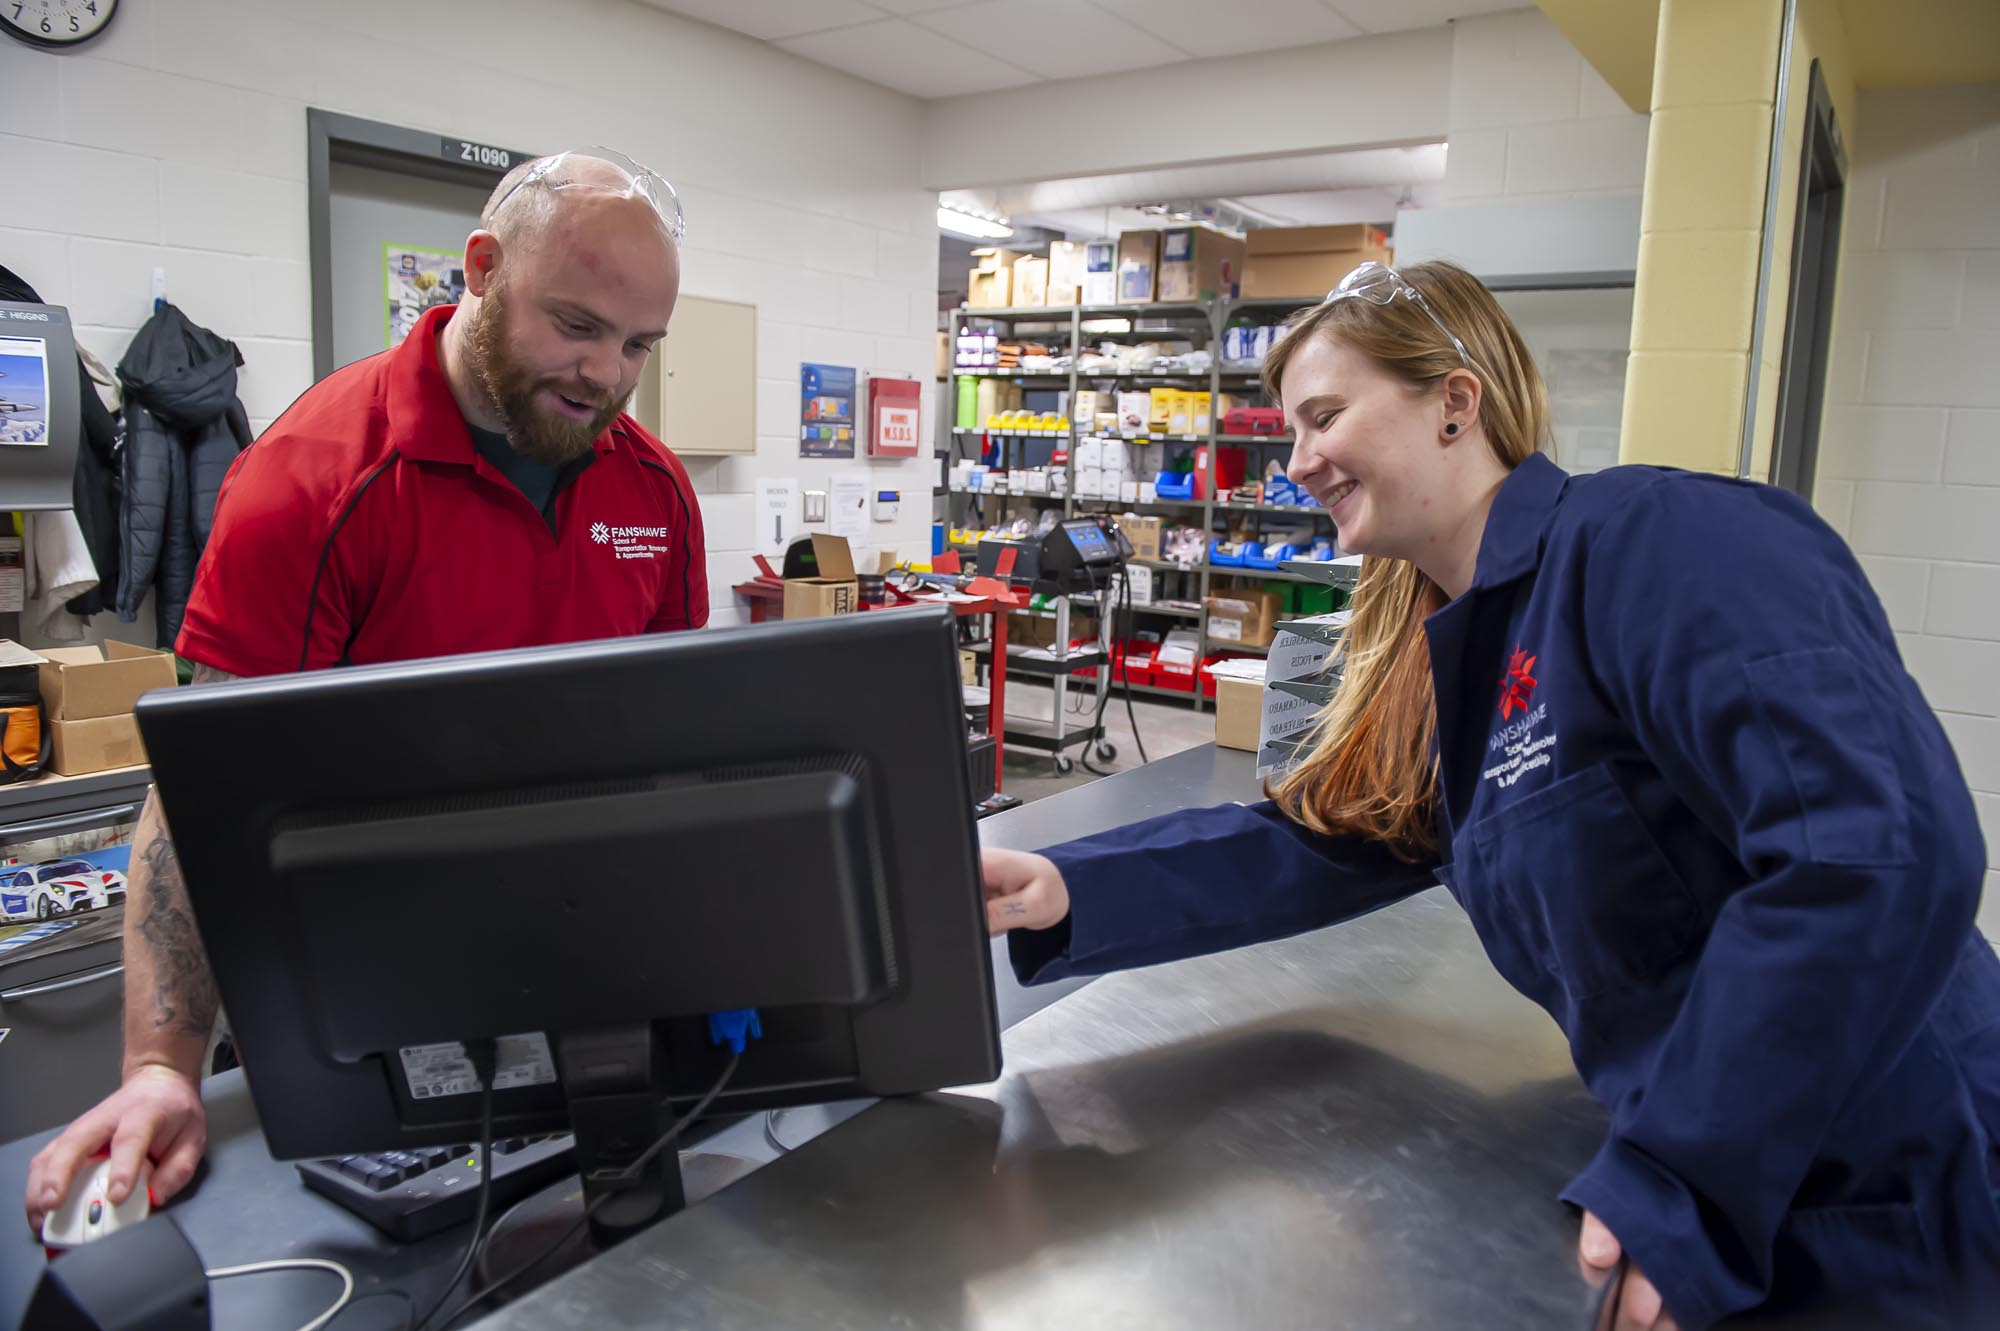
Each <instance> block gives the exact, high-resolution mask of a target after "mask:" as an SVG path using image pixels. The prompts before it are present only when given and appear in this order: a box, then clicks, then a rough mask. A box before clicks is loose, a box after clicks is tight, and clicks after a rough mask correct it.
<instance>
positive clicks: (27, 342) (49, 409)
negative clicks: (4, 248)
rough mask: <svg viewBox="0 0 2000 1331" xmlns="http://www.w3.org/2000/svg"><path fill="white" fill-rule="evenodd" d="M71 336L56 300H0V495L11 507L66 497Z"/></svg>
mask: <svg viewBox="0 0 2000 1331" xmlns="http://www.w3.org/2000/svg"><path fill="white" fill-rule="evenodd" d="M81 385H82V380H81V378H80V376H79V375H78V373H77V359H76V342H75V340H74V338H73V337H72V336H71V334H70V325H69V311H68V310H65V309H64V308H63V307H62V306H60V305H30V304H25V303H22V302H19V301H4V300H0V495H4V496H6V500H5V503H4V505H3V506H4V507H6V508H10V509H17V510H33V509H53V508H68V507H69V506H70V505H71V503H72V502H73V501H74V496H75V479H74V478H75V475H76V446H77V438H78V436H79V435H80V434H81V433H82V430H83V426H82V420H83V417H82V415H81V407H80V404H79V401H78V394H79V393H80V392H81V391H82V386H81Z"/></svg>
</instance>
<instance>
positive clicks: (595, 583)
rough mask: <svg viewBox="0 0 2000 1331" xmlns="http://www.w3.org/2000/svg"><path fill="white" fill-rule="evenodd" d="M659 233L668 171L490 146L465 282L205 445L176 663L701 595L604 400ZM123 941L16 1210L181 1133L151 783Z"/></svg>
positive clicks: (260, 660)
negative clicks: (77, 1112)
mask: <svg viewBox="0 0 2000 1331" xmlns="http://www.w3.org/2000/svg"><path fill="white" fill-rule="evenodd" d="M679 240H680V207H679V203H678V201H677V200H675V198H674V195H673V190H672V187H671V186H670V185H668V184H667V183H666V181H665V180H663V179H661V178H660V177H659V176H657V175H655V174H654V173H653V172H651V171H649V170H647V169H646V168H645V167H642V166H639V165H638V164H637V163H635V162H632V161H631V160H630V159H629V158H625V157H623V156H621V155H619V154H617V153H613V152H610V151H608V150H605V149H595V148H593V149H579V150H575V151H572V152H567V153H560V154H557V155H555V156H553V157H546V158H539V159H536V160H535V161H532V162H528V163H525V164H523V165H522V166H521V167H518V168H516V169H515V170H514V171H513V172H511V173H509V174H508V176H507V177H506V178H505V179H504V180H502V181H501V182H500V185H499V186H498V188H496V189H495V190H494V192H493V195H492V197H491V198H490V199H489V200H488V202H487V205H486V207H485V209H484V210H483V211H482V212H481V215H480V225H479V227H478V229H477V230H475V231H473V232H472V234H471V235H470V236H469V237H467V239H466V242H465V278H466V294H465V298H464V300H463V302H462V303H460V304H459V305H456V306H439V307H437V308H434V309H431V310H427V311H426V312H425V313H424V315H423V316H422V317H421V318H420V319H419V320H418V321H417V323H416V326H415V327H414V328H413V329H412V330H411V332H410V334H409V336H408V337H407V338H406V339H405V340H404V342H403V343H402V344H401V345H400V346H398V347H396V348H395V349H394V350H391V351H386V352H383V353H381V354H380V355H376V356H371V357H369V358H368V359H366V360H362V361H358V362H356V363H355V364H353V365H349V366H346V367H344V368H343V369H341V370H338V371H336V372H335V373H334V374H332V375H329V376H328V377H327V378H326V379H324V380H322V381H321V382H320V383H318V384H316V385H314V386H313V387H312V388H310V389H308V390H307V391H306V393H305V394H304V395H302V396H301V397H300V398H299V400H298V401H297V402H295V403H293V404H292V406H291V407H290V409H288V410H287V411H286V412H285V414H284V415H283V416H282V417H281V418H279V420H277V421H276V422H275V423H273V425H272V426H271V428H270V429H268V430H266V431H265V432H264V434H263V436H262V437H260V438H259V439H258V440H257V442H256V443H255V444H253V445H252V446H251V447H250V448H248V449H246V450H244V452H243V453H242V454H241V455H240V456H239V457H238V458H237V460H236V463H235V465H234V466H232V467H231V469H230V472H229V477H228V479H227V480H226V481H225V482H224V484H223V488H222V491H221V496H220V498H219V500H218V502H217V505H216V512H215V523H214V527H213V530H212V532H211V535H210V538H209V542H208V545H207V548H206V549H205V551H204V552H203V555H202V562H201V565H200V568H199V570H198V571H197V573H196V575H195V585H194V592H193V595H192V597H191V598H190V600H189V603H188V608H187V616H186V620H185V622H184V624H183V627H182V630H181V636H180V639H179V642H178V643H177V644H176V649H177V650H178V652H179V653H180V655H182V656H184V657H186V658H188V659H189V660H190V661H192V662H194V663H195V667H196V668H195V682H196V683H197V684H198V685H201V684H210V683H217V682H221V681H226V680H229V679H232V678H239V677H247V676H262V675H273V674H283V673H289V672H296V671H304V670H315V669H325V668H328V667H333V666H340V665H348V664H370V663H377V662H384V661H401V660H411V659H415V658H420V657H430V656H446V655H454V654H458V653H462V652H478V651H492V650H500V649H505V648H515V647H528V646H536V645H540V644H545V643H558V642H580V641H588V640H593V639H599V638H612V637H622V636H627V635H631V634H637V633H648V632H662V631H668V630H674V629H688V628H699V627H700V626H701V625H702V624H704V623H706V622H707V619H708V582H707V576H706V563H705V551H704V546H703V541H702V526H701V513H700V510H699V509H698V508H697V507H696V504H695V500H694V491H693V488H692V486H690V484H689V483H688V478H687V473H686V471H685V470H684V469H683V468H682V466H681V464H680V461H679V460H678V459H677V458H675V457H674V455H673V454H672V453H671V452H669V451H668V450H667V448H666V447H665V445H663V444H662V443H661V442H660V441H659V440H658V439H656V438H654V437H653V436H652V435H651V434H649V433H647V431H646V430H644V429H643V428H641V427H640V426H639V424H638V423H637V422H636V421H634V420H632V418H631V417H630V416H627V415H625V414H624V412H623V408H624V404H625V402H626V400H627V399H628V398H629V397H630V396H631V394H632V390H633V388H634V386H635V385H636V384H637V383H638V379H639V374H640V372H641V371H642V370H643V369H644V368H645V365H646V359H647V357H648V356H649V355H651V354H652V351H653V349H654V347H656V346H657V345H658V344H659V342H660V341H661V339H662V338H664V337H665V336H666V333H667V323H668V320H669V318H670V317H671V316H672V314H673V309H674V302H675V299H676V297H677V296H678V294H679V291H680V250H679ZM297 760H298V761H310V760H311V759H310V755H298V757H297ZM358 793H359V792H357V794H358ZM124 945H125V1056H124V1069H123V1080H122V1084H121V1085H120V1087H119V1088H118V1089H117V1090H116V1091H114V1092H113V1093H112V1094H111V1095H110V1096H109V1097H107V1098H106V1099H105V1100H104V1101H103V1102H102V1103H100V1104H98V1105H97V1106H96V1107H94V1108H92V1109H90V1110H88V1111H86V1112H85V1113H84V1114H82V1115H81V1116H80V1117H78V1118H77V1120H76V1121H75V1122H74V1123H72V1124H70V1125H69V1127H68V1128H66V1129H65V1130H64V1131H63V1132H62V1133H61V1134H60V1135H59V1136H57V1137H56V1138H55V1139H54V1140H53V1141H52V1142H50V1143H49V1145H48V1146H46V1147H45V1148H43V1150H42V1151H41V1153H40V1154H39V1155H37V1156H36V1157H35V1160H34V1162H33V1164H32V1166H31V1167H30V1169H29V1173H28V1186H27V1196H26V1207H27V1215H28V1221H29V1223H30V1225H32V1226H34V1227H36V1228H37V1229H39V1227H40V1224H41V1220H42V1217H43V1216H44V1215H45V1214H47V1213H48V1212H49V1211H50V1210H52V1209H53V1208H54V1207H55V1206H56V1204H57V1203H58V1202H59V1201H60V1200H61V1198H62V1197H63V1195H64V1194H65V1193H66V1192H67V1191H68V1189H69V1187H70V1184H71V1181H72V1180H73V1178H74V1177H75V1175H76V1173H77V1170H78V1167H79V1166H80V1165H81V1164H83V1163H85V1162H87V1161H89V1160H90V1159H92V1158H93V1157H94V1156H97V1155H99V1154H102V1153H104V1152H106V1151H108V1152H109V1154H110V1158H111V1167H110V1180H109V1188H108V1192H109V1196H110V1200H111V1201H112V1203H113V1204H114V1205H115V1204H117V1203H118V1202H120V1201H122V1200H124V1198H125V1197H126V1196H128V1195H129V1194H130V1191H131V1189H132V1187H133V1186H134V1182H135V1180H136V1179H137V1178H138V1175H139V1166H140V1162H141V1161H142V1160H145V1159H149V1158H150V1159H151V1160H152V1162H153V1175H152V1184H151V1186H152V1192H153V1197H154V1200H155V1201H156V1202H159V1201H164V1200H166V1199H167V1198H168V1197H171V1196H172V1195H173V1194H174V1193H176V1192H178V1191H179V1190H180V1189H181V1188H183V1187H185V1186H186V1185H187V1182H188V1180H189V1179H190V1178H191V1177H193V1174H194V1171H195V1168H196V1166H197V1165H198V1164H199V1162H200V1160H201V1155H202V1151H203V1149H204V1148H205V1146H206V1145H207V1140H208V1138H207V1120H206V1115H205V1113H204V1111H203V1108H202V1102H201V1093H200V1089H199V1083H200V1077H201V1071H202V1063H203V1060H204V1058H205V1055H206V1050H207V1045H208V1040H209V1037H210V1034H211V1031H212V1029H213V1027H214V1025H215V1022H216V1017H217V1004H216V994H215V985H214V981H213V979H212V978H211V976H210V973H209V966H208V958H207V956H206V955H205V953H204V952H203V951H202V943H201V938H200V936H199V934H198V933H197V931H196V929H195V922H194V918H193V915H192V913H191V911H190V909H189V905H188V900H187V892H186V888H185V884H184V882H183V880H182V877H181V870H180V864H179V861H178V858H177V857H176V856H175V854H174V848H173V842H172V839H171V837H170V836H169V834H168V829H167V826H166V823H165V820H164V819H163V817H162V816H161V813H160V808H159V803H158V800H157V798H155V797H153V796H151V795H149V796H148V798H147V800H146V804H145V808H144V810H143V812H142V813H141V815H140V818H139V825H138V829H137V832H136V834H135V836H134V839H133V845H132V862H131V868H130V872H129V886H128V895H127V905H126V907H125V918H124Z"/></svg>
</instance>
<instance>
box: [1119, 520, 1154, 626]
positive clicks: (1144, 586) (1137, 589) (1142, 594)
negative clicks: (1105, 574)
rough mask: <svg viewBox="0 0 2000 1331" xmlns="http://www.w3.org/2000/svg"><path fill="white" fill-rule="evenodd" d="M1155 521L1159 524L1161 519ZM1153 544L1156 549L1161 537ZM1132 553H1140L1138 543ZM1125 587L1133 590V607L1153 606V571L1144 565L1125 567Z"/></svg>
mask: <svg viewBox="0 0 2000 1331" xmlns="http://www.w3.org/2000/svg"><path fill="white" fill-rule="evenodd" d="M1153 521H1154V522H1155V523H1156V524H1157V523H1158V522H1159V519H1158V518H1155V519H1153ZM1121 525H1122V524H1121ZM1153 544H1154V545H1155V546H1156V547H1157V546H1158V544H1159V537H1158V536H1157V535H1155V536H1154V538H1153ZM1132 553H1133V554H1135V555H1136V554H1138V553H1139V549H1138V545H1137V543H1136V542H1135V543H1134V544H1133V548H1132ZM1125 585H1126V586H1127V587H1129V588H1131V589H1132V604H1133V605H1151V604H1152V603H1153V570H1152V569H1150V568H1147V567H1146V566H1145V565H1144V564H1127V565H1126V566H1125Z"/></svg>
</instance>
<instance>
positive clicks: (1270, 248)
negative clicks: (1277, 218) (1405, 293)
mask: <svg viewBox="0 0 2000 1331" xmlns="http://www.w3.org/2000/svg"><path fill="white" fill-rule="evenodd" d="M1388 243H1389V242H1388V237H1386V236H1384V235H1383V234H1382V232H1381V231H1380V230H1379V229H1378V228H1376V227H1372V226H1365V225H1359V224H1357V225H1352V226H1293V227H1272V228H1269V229H1266V230H1262V231H1252V232H1251V233H1250V235H1249V237H1248V240H1247V242H1246V246H1245V254H1244V259H1243V295H1244V296H1245V297H1246V298H1253V299H1266V298H1270V297H1279V298H1283V297H1291V296H1298V297H1301V298H1314V297H1322V296H1325V295H1326V293H1327V292H1328V291H1330V290H1332V289H1333V288H1334V286H1336V285H1337V284H1338V283H1339V282H1340V279H1341V278H1343V277H1345V276H1347V275H1348V274H1349V273H1351V272H1353V271H1354V270H1355V269H1356V268H1359V267H1360V266H1361V265H1362V264H1364V263H1366V262H1368V261H1369V260H1370V259H1373V260H1374V261H1376V262H1377V263H1388V262H1390V260H1391V258H1392V257H1393V256H1392V255H1391V254H1390V252H1389V249H1388Z"/></svg>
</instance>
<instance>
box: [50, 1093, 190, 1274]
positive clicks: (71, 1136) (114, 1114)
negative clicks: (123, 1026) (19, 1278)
mask: <svg viewBox="0 0 2000 1331" xmlns="http://www.w3.org/2000/svg"><path fill="white" fill-rule="evenodd" d="M207 1145H208V1115H207V1113H206V1111H205V1110H203V1108H202V1104H201V1091H200V1089H199V1088H198V1087H197V1086H196V1085H195V1083H194V1082H193V1081H191V1080H189V1079H188V1078H187V1077H185V1076H183V1075H182V1074H180V1073H178V1072H175V1071H173V1070H172V1069H170V1068H163V1067H156V1066H143V1067H138V1068H134V1069H133V1070H132V1071H131V1072H130V1073H129V1074H128V1075H127V1076H126V1078H125V1084H124V1085H122V1086H120V1087H119V1088H118V1089H117V1090H116V1091H113V1092H112V1093H111V1094H110V1095H109V1096H107V1097H105V1099H104V1100H103V1101H102V1102H101V1103H100V1104H98V1105H97V1106H96V1107H95V1108H93V1109H90V1110H87V1111H86V1112H85V1113H84V1114H82V1115H81V1116H80V1117H78V1118H77V1120H76V1121H75V1122H74V1123H71V1124H70V1125H69V1126H68V1127H67V1128H65V1129H63V1131H62V1133H61V1135H59V1136H57V1137H56V1139H55V1140H54V1141H51V1142H50V1143H49V1144H48V1145H47V1146H44V1147H43V1148H42V1149H41V1150H40V1151H39V1152H37V1153H36V1155H35V1158H34V1160H33V1162H32V1163H30V1164H29V1166H28V1192H27V1210H28V1226H29V1228H31V1229H33V1230H34V1231H35V1232H36V1233H38V1234H39V1233H40V1232H41V1228H42V1218H43V1217H44V1216H46V1215H47V1214H48V1213H49V1212H50V1211H52V1210H54V1209H55V1208H56V1205H57V1204H58V1203H60V1202H61V1201H62V1199H63V1197H64V1196H65V1195H67V1194H68V1192H69V1190H70V1188H71V1187H72V1186H73V1185H74V1183H75V1181H76V1176H77V1172H78V1170H79V1169H81V1168H82V1167H83V1166H84V1165H86V1164H87V1163H88V1162H89V1161H90V1160H91V1159H92V1157H94V1156H97V1155H100V1154H102V1153H103V1152H104V1151H105V1149H106V1148H107V1147H108V1148H109V1149H110V1152H111V1177H110V1187H109V1188H108V1189H107V1192H108V1195H109V1199H110V1201H111V1204H112V1205H114V1206H117V1205H119V1204H121V1203H123V1202H124V1200H125V1199H126V1198H127V1197H129V1196H130V1195H131V1193H132V1185H133V1183H134V1181H135V1180H137V1178H138V1177H139V1163H140V1161H142V1160H145V1159H147V1158H148V1157H150V1158H151V1159H152V1160H153V1161H154V1165H153V1180H152V1189H153V1201H154V1203H155V1204H159V1203H163V1202H165V1201H166V1200H167V1198H169V1197H171V1196H173V1195H174V1194H175V1193H177V1192H179V1191H180V1190H181V1189H182V1188H185V1187H186V1186H187V1184H188V1180H189V1179H191V1178H193V1177H194V1171H195V1166H197V1165H198V1164H200V1163H201V1153H202V1150H203V1149H204V1148H205V1147H206V1146H207Z"/></svg>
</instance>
